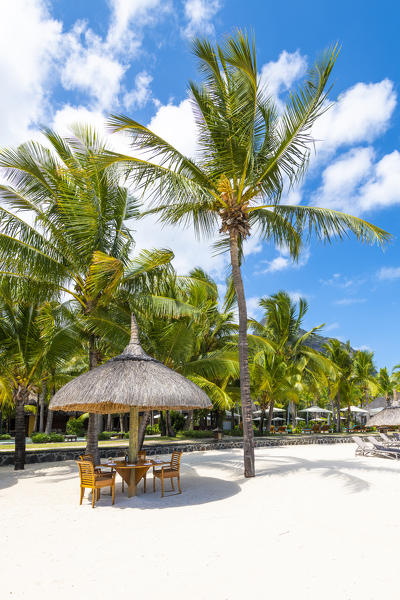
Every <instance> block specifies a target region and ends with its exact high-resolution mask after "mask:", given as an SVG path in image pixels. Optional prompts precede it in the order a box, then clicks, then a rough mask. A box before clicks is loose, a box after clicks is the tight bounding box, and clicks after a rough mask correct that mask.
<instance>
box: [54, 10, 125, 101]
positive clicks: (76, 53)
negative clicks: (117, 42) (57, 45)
mask: <svg viewBox="0 0 400 600" xmlns="http://www.w3.org/2000/svg"><path fill="white" fill-rule="evenodd" d="M64 47H65V53H66V56H67V58H66V61H65V65H64V68H63V69H62V73H61V82H62V84H63V86H64V87H65V88H66V89H68V90H73V89H77V90H80V91H82V92H86V93H88V94H89V95H90V96H92V97H93V99H94V100H95V102H96V106H97V107H98V108H99V109H109V108H111V106H112V104H113V103H115V102H116V101H117V97H118V94H119V91H120V88H121V81H122V78H123V76H124V74H125V71H126V69H127V67H126V66H123V65H122V64H121V63H120V61H119V60H118V59H117V58H116V57H114V56H113V54H112V52H110V49H109V47H108V46H107V45H106V44H104V43H103V41H102V40H101V38H100V37H99V36H97V35H95V34H94V33H93V32H92V30H91V29H88V28H87V25H86V24H85V23H83V22H78V23H76V24H75V26H74V27H73V29H72V31H71V32H70V33H68V34H66V35H65V37H64Z"/></svg>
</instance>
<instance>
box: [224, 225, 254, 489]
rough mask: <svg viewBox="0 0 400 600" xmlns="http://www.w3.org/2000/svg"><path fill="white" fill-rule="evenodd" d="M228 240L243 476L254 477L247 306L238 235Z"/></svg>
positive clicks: (231, 233) (231, 235) (233, 233)
mask: <svg viewBox="0 0 400 600" xmlns="http://www.w3.org/2000/svg"><path fill="white" fill-rule="evenodd" d="M229 240H230V255H231V265H232V279H233V285H234V286H235V292H236V300H237V305H238V311H239V366H240V398H241V401H242V411H243V456H244V476H245V477H254V476H255V464H254V432H253V419H252V416H253V415H252V406H251V397H250V373H249V349H248V344H247V306H246V297H245V294H244V286H243V280H242V274H241V272H240V261H239V245H238V234H237V233H235V232H233V231H230V232H229Z"/></svg>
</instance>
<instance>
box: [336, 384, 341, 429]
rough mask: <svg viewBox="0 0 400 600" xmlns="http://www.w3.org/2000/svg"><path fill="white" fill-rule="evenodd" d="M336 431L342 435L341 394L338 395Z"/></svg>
mask: <svg viewBox="0 0 400 600" xmlns="http://www.w3.org/2000/svg"><path fill="white" fill-rule="evenodd" d="M336 431H337V433H340V392H338V393H337V395H336Z"/></svg>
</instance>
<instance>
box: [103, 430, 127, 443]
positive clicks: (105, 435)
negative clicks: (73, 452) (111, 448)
mask: <svg viewBox="0 0 400 600" xmlns="http://www.w3.org/2000/svg"><path fill="white" fill-rule="evenodd" d="M115 435H116V431H101V432H100V433H99V436H98V439H99V441H104V440H111V438H112V437H114V436H115ZM125 437H129V433H128V434H125Z"/></svg>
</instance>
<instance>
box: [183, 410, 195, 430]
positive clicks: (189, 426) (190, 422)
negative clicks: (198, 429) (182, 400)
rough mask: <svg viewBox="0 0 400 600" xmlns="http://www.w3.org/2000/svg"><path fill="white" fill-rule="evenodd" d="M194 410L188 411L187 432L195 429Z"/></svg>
mask: <svg viewBox="0 0 400 600" xmlns="http://www.w3.org/2000/svg"><path fill="white" fill-rule="evenodd" d="M193 412H194V411H193V410H188V415H187V419H186V423H185V430H186V431H190V430H191V429H193Z"/></svg>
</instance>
